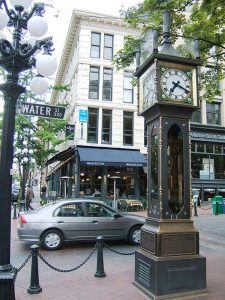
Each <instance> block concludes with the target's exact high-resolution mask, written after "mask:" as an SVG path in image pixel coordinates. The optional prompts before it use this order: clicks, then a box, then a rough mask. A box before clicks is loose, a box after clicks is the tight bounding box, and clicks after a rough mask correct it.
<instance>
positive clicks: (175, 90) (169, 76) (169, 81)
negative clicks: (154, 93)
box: [161, 69, 191, 101]
mask: <svg viewBox="0 0 225 300" xmlns="http://www.w3.org/2000/svg"><path fill="white" fill-rule="evenodd" d="M161 88H162V91H163V93H164V95H166V96H167V97H168V98H170V99H172V100H177V101H183V100H185V99H187V98H188V97H190V95H191V80H190V78H189V77H188V75H187V74H186V73H185V72H183V71H181V70H179V69H167V70H166V71H165V72H164V73H163V74H162V76H161Z"/></svg>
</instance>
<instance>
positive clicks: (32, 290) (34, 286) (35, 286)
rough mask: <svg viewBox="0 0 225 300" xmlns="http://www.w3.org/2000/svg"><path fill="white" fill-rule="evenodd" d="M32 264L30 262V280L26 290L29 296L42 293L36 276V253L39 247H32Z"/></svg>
mask: <svg viewBox="0 0 225 300" xmlns="http://www.w3.org/2000/svg"><path fill="white" fill-rule="evenodd" d="M30 248H31V251H32V262H31V278H30V286H29V288H28V289H27V292H28V293H29V294H39V293H40V292H41V291H42V288H41V287H40V285H39V275H38V258H37V253H38V249H39V246H38V245H32V246H31V247H30Z"/></svg>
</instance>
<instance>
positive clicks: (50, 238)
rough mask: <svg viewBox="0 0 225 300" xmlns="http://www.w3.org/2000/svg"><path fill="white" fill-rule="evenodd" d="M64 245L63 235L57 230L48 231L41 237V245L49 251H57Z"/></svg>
mask: <svg viewBox="0 0 225 300" xmlns="http://www.w3.org/2000/svg"><path fill="white" fill-rule="evenodd" d="M62 244H63V235H62V233H61V232H60V231H58V230H56V229H49V230H47V231H46V232H45V233H44V234H43V235H42V237H41V245H42V247H43V248H45V249H47V250H57V249H59V248H60V247H61V246H62Z"/></svg>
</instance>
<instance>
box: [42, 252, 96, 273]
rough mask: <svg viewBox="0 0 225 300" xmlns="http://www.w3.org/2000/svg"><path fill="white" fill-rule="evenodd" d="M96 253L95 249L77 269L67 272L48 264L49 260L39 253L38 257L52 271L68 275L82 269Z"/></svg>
mask: <svg viewBox="0 0 225 300" xmlns="http://www.w3.org/2000/svg"><path fill="white" fill-rule="evenodd" d="M95 251H96V248H95V247H94V249H93V250H92V251H91V253H90V254H89V255H88V257H87V258H86V259H85V260H84V261H83V262H82V263H81V264H80V265H78V266H77V267H74V268H72V269H67V270H62V269H59V268H56V267H54V266H53V265H51V264H50V263H49V262H47V260H46V259H45V258H44V257H43V256H42V255H41V254H40V253H39V252H38V253H37V255H38V256H39V257H40V259H41V260H42V261H43V263H45V264H46V265H47V266H48V267H49V268H51V269H52V270H54V271H57V272H63V273H68V272H72V271H76V270H77V269H79V268H80V267H82V266H83V265H84V264H86V262H87V261H88V260H89V259H90V258H91V257H92V255H93V254H94V252H95Z"/></svg>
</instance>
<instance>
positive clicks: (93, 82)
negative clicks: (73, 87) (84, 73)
mask: <svg viewBox="0 0 225 300" xmlns="http://www.w3.org/2000/svg"><path fill="white" fill-rule="evenodd" d="M99 71H100V69H99V68H98V67H90V79H89V98H90V99H99Z"/></svg>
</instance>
